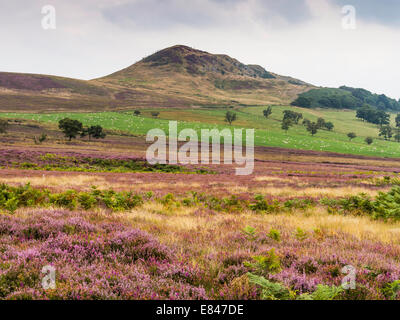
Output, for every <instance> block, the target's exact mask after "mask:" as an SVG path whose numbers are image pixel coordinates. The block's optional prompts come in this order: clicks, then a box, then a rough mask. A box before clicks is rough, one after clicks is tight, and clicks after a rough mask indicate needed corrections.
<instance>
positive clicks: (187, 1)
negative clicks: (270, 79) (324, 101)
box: [0, 0, 400, 99]
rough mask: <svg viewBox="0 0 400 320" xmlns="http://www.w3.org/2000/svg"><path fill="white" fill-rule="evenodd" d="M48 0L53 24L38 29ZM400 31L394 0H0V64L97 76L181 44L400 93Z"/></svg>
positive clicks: (312, 77) (325, 82) (321, 80)
mask: <svg viewBox="0 0 400 320" xmlns="http://www.w3.org/2000/svg"><path fill="white" fill-rule="evenodd" d="M45 5H52V6H54V8H55V9H56V29H55V30H52V29H50V30H45V29H43V28H42V19H43V17H44V16H45V15H44V14H42V7H43V6H45ZM345 5H352V6H354V7H355V9H356V28H355V29H346V28H343V21H342V20H343V18H344V17H345V16H346V17H349V16H348V14H343V13H342V8H343V6H345ZM345 22H346V24H345V25H347V26H348V25H349V23H351V20H348V19H347V20H345ZM399 35H400V1H399V0H380V1H378V0H44V1H41V0H12V1H10V0H0V38H1V40H2V45H1V48H0V71H12V72H29V73H42V74H53V75H60V76H67V77H73V78H80V79H93V78H96V77H101V76H104V75H107V74H109V73H112V72H115V71H117V70H119V69H122V68H124V67H127V66H129V65H131V64H133V63H134V62H136V61H138V60H140V59H141V58H143V57H145V56H147V55H149V54H151V53H154V52H155V51H157V50H160V49H163V48H165V47H168V46H172V45H175V44H184V45H188V46H191V47H194V48H197V49H202V50H205V51H209V52H211V53H225V54H228V55H230V56H232V57H234V58H236V59H238V60H240V61H241V62H244V63H246V64H259V65H262V66H263V67H265V68H266V69H267V70H269V71H272V72H276V73H279V74H282V75H289V76H293V77H295V78H299V79H301V80H304V81H307V82H310V83H312V84H315V85H321V86H330V87H337V86H340V85H348V86H354V87H364V88H366V89H369V90H371V91H373V92H376V93H385V94H386V95H388V96H390V97H394V98H397V99H398V98H400V85H399V84H400V63H399V58H398V57H399V55H400V37H399Z"/></svg>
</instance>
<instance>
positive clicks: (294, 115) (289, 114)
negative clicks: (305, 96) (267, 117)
mask: <svg viewBox="0 0 400 320" xmlns="http://www.w3.org/2000/svg"><path fill="white" fill-rule="evenodd" d="M285 119H288V120H291V121H292V122H294V123H295V124H298V123H299V121H300V119H303V114H302V113H299V112H295V111H292V110H284V111H283V120H285Z"/></svg>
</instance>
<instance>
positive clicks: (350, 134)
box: [347, 132, 357, 141]
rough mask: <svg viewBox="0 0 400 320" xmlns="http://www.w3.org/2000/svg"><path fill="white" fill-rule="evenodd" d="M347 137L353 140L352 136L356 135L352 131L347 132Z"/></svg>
mask: <svg viewBox="0 0 400 320" xmlns="http://www.w3.org/2000/svg"><path fill="white" fill-rule="evenodd" d="M347 137H348V138H349V139H350V141H351V140H353V139H354V138H357V135H356V134H355V133H354V132H349V133H348V134H347Z"/></svg>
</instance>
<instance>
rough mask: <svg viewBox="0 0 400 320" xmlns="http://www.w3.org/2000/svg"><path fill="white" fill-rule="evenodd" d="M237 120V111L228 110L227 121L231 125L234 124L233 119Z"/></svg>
mask: <svg viewBox="0 0 400 320" xmlns="http://www.w3.org/2000/svg"><path fill="white" fill-rule="evenodd" d="M236 120H237V116H236V113H235V112H232V111H227V112H226V114H225V121H226V122H228V123H229V125H232V122H233V121H236Z"/></svg>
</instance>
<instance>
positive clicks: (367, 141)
mask: <svg viewBox="0 0 400 320" xmlns="http://www.w3.org/2000/svg"><path fill="white" fill-rule="evenodd" d="M365 142H366V143H367V144H368V145H370V144H372V142H374V139H372V138H371V137H366V138H365Z"/></svg>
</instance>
